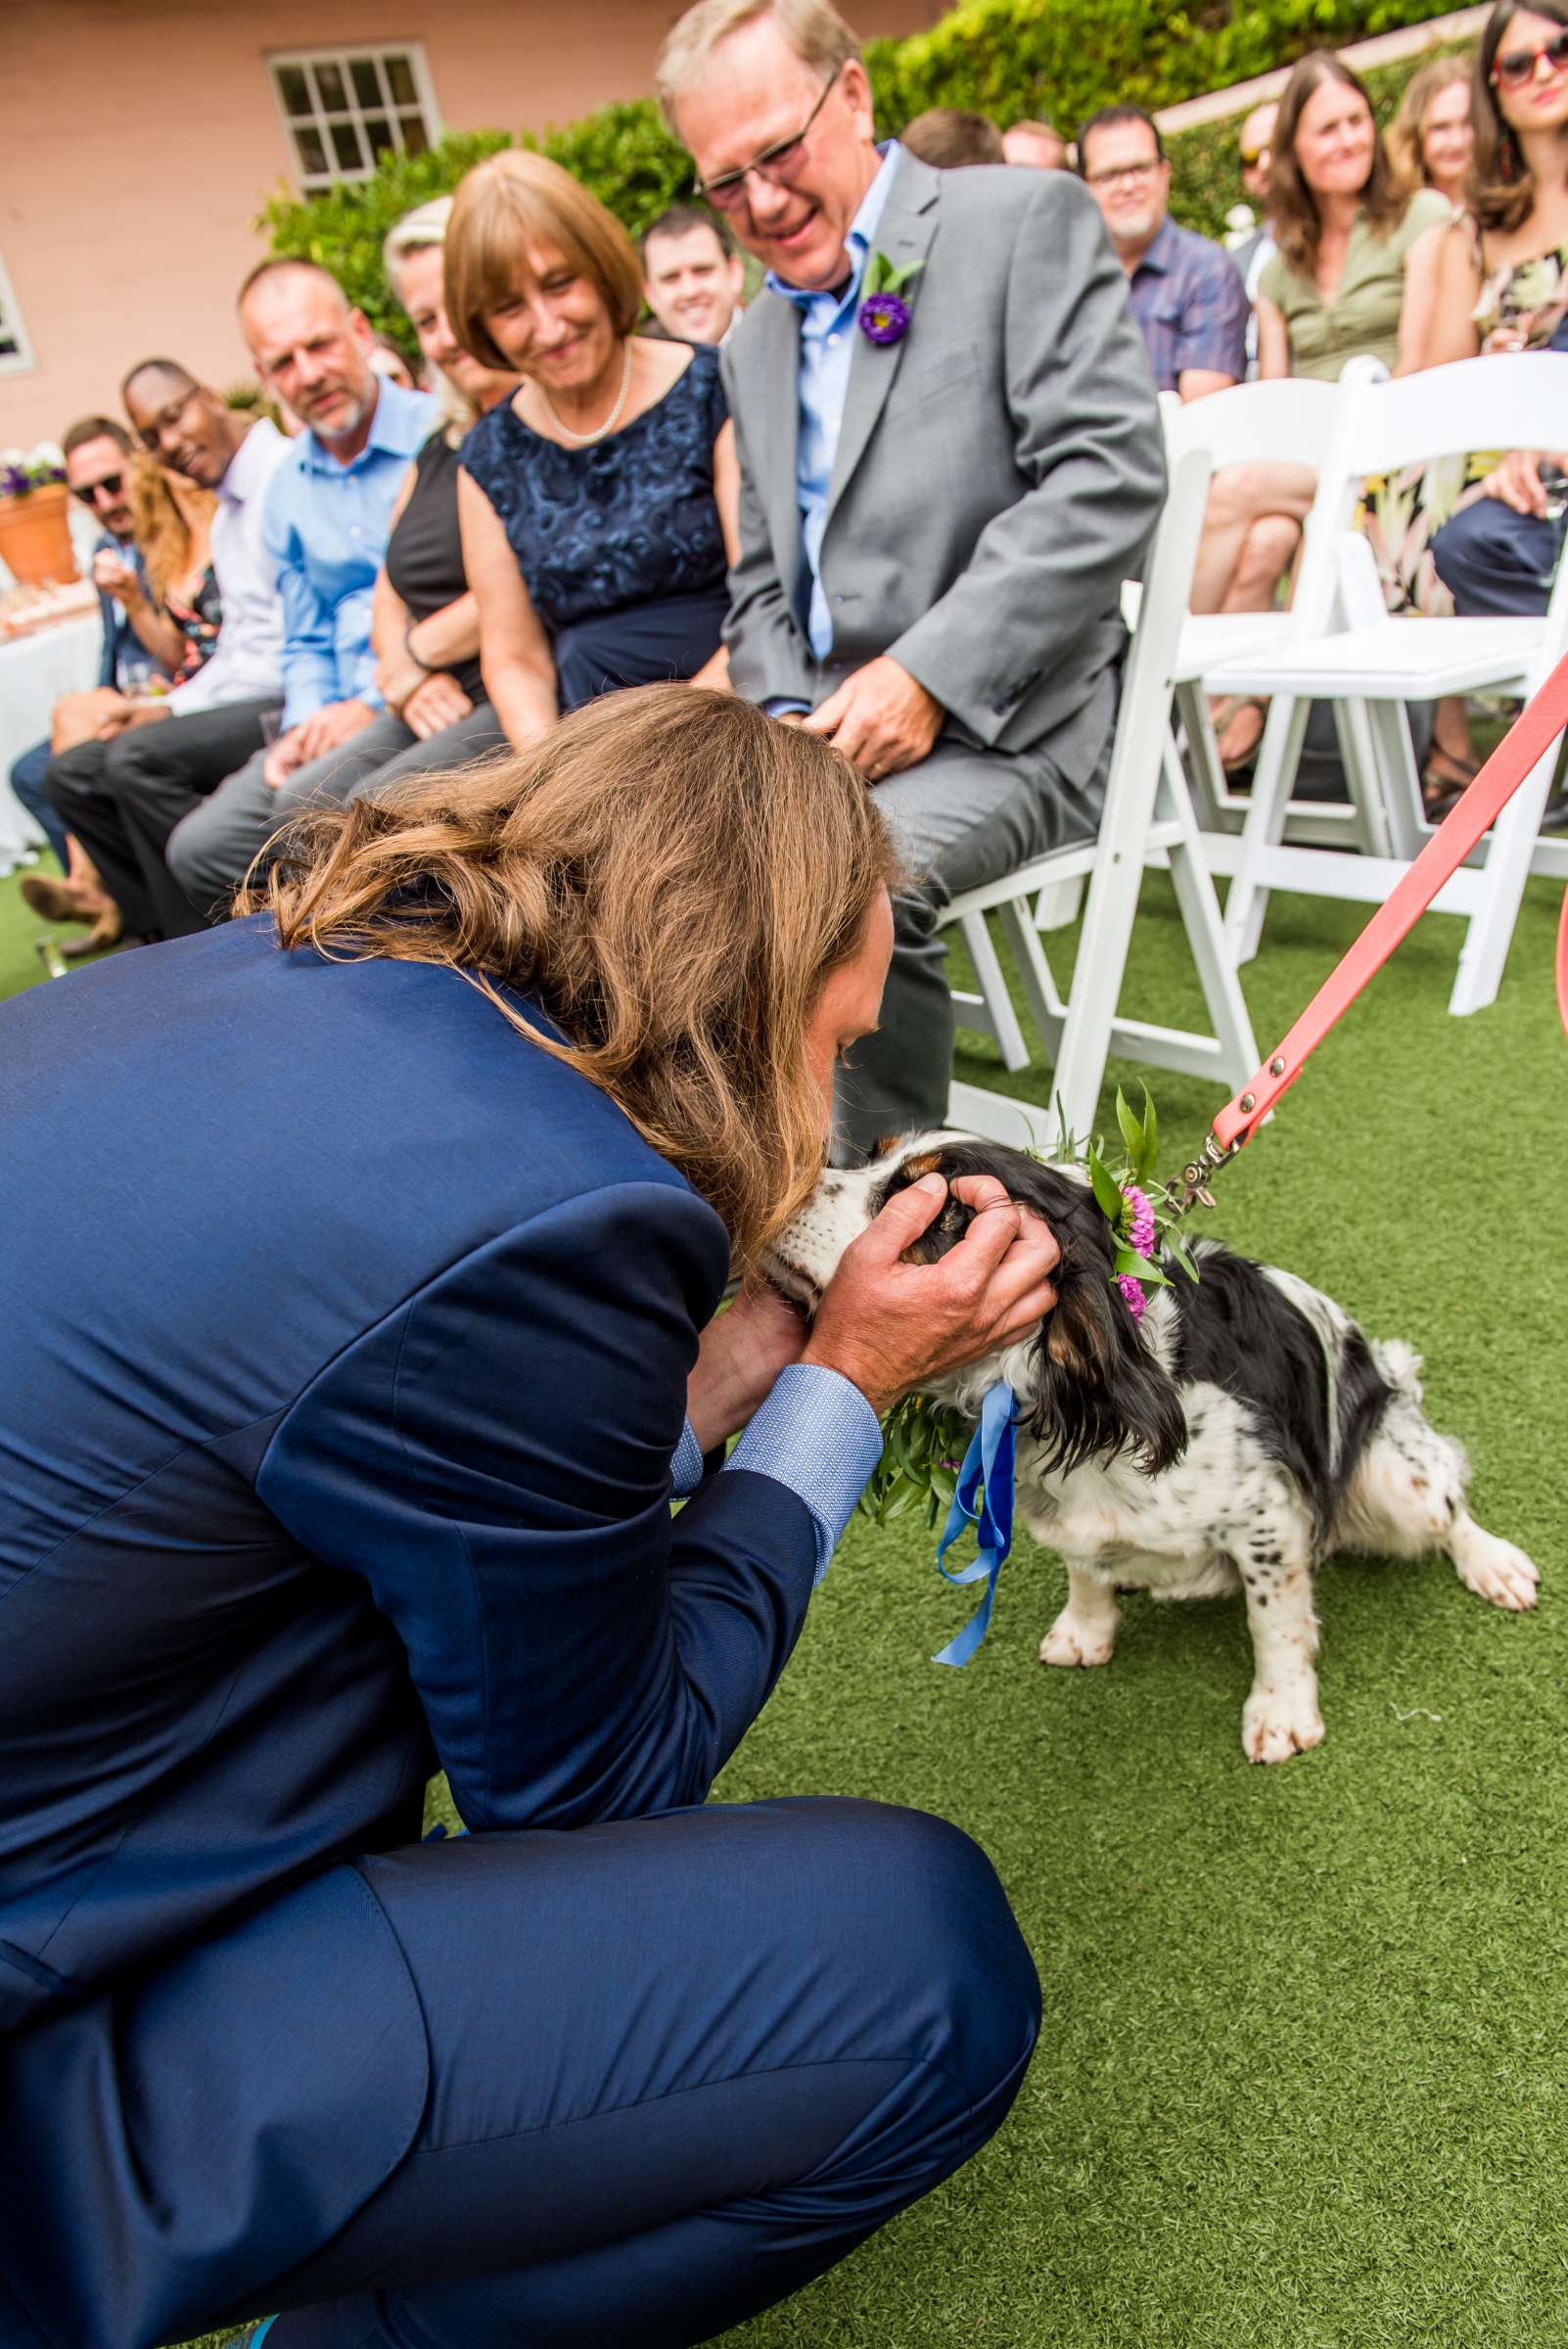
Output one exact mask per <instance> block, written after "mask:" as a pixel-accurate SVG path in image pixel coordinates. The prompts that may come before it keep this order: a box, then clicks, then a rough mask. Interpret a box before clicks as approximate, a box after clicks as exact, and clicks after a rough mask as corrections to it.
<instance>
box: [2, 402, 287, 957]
mask: <svg viewBox="0 0 1568 2349" xmlns="http://www.w3.org/2000/svg"><path fill="white" fill-rule="evenodd" d="M120 396H121V398H122V399H123V400H124V402H125V412H126V414H127V416H128V417H129V418H130V420H131V423H132V424H133V425H134V426H135V428H136V433H137V437H138V438H139V439H140V441H141V444H142V446H143V448H144V449H145V450H146V452H147V454H148V455H149V456H151V457H154V458H156V459H157V461H158V462H159V463H160V464H161V465H162V466H164V467H165V468H166V469H167V470H168V471H169V472H171V473H178V474H182V475H183V476H184V477H185V479H186V480H187V481H190V482H194V483H195V484H197V485H198V487H200V488H203V489H210V490H213V491H215V493H216V496H217V501H218V503H217V511H216V513H215V514H214V515H213V518H212V571H213V575H214V576H215V578H216V581H217V588H218V597H219V607H220V610H221V612H222V623H221V625H220V627H219V629H218V637H217V644H216V647H215V649H214V650H213V651H212V653H211V654H210V655H209V657H208V660H207V661H206V662H205V663H204V664H203V666H202V667H201V668H199V669H198V670H197V671H196V673H195V674H194V676H191V677H188V678H187V679H186V681H185V682H184V683H183V684H181V685H177V686H176V687H175V688H174V690H173V691H172V692H171V693H168V694H165V695H162V696H161V697H160V698H159V699H158V700H156V701H154V702H151V703H149V704H145V705H143V706H141V707H140V708H138V707H135V706H134V705H132V704H130V703H126V704H124V705H123V706H122V708H121V710H120V711H119V712H117V713H116V712H113V711H112V712H110V713H109V722H107V723H106V724H105V725H104V726H102V727H101V728H100V730H99V734H98V737H97V738H96V739H94V740H90V741H86V742H82V743H80V744H77V745H75V746H73V747H71V748H69V749H68V750H65V751H63V752H62V753H61V754H60V756H59V757H57V758H56V759H55V760H53V762H52V764H51V765H50V768H49V777H48V791H49V797H50V799H51V801H52V802H53V804H54V806H55V807H56V809H57V810H58V812H59V814H60V816H61V818H62V820H63V821H64V822H65V823H66V825H67V826H68V827H69V830H70V831H71V832H73V833H74V834H75V836H76V838H77V839H78V840H79V841H80V842H81V844H82V846H83V848H84V849H85V850H86V851H87V853H88V854H89V856H91V858H92V860H93V863H94V864H95V865H96V867H97V869H98V873H99V875H100V878H101V880H102V881H103V884H104V886H105V888H106V889H107V890H108V891H109V893H110V895H111V896H112V897H113V898H114V900H115V904H116V905H117V906H118V908H119V913H120V920H121V923H122V925H123V929H124V930H125V931H126V932H128V933H129V934H130V935H132V936H133V937H135V936H143V937H145V936H149V935H160V936H163V937H175V936H179V935H181V934H182V933H183V932H185V931H186V930H189V929H190V928H192V927H193V926H194V919H193V914H192V909H191V906H190V904H189V901H188V900H187V898H186V897H185V894H184V892H183V890H181V888H180V887H179V884H178V883H177V882H176V881H175V879H174V878H173V876H172V874H171V873H170V872H169V870H168V867H167V864H166V863H165V861H164V857H163V849H164V846H165V844H166V842H167V839H168V835H169V833H170V832H171V831H172V829H173V827H174V825H175V824H176V823H177V822H178V820H179V818H180V817H181V816H182V815H183V814H184V813H185V812H186V811H187V809H188V808H190V807H191V806H194V805H195V804H196V802H197V801H198V800H200V799H202V798H203V797H205V796H206V795H207V794H208V792H211V791H215V790H216V789H217V787H218V785H219V784H220V783H221V782H222V781H223V779H224V777H225V776H227V775H230V774H232V773H233V772H234V770H235V768H236V767H237V766H240V765H241V764H243V762H244V761H245V760H247V759H249V758H251V757H252V756H253V755H254V753H256V752H257V751H259V750H260V749H261V748H262V747H263V745H264V743H265V742H266V740H267V739H268V737H267V734H266V730H265V729H266V724H267V721H268V719H269V718H270V717H275V716H276V714H277V713H278V711H279V710H280V709H281V707H282V702H283V681H282V671H283V605H282V601H281V599H280V597H279V593H278V583H277V565H276V563H275V562H274V560H273V558H272V557H271V555H270V554H269V553H268V552H267V549H266V546H265V543H264V540H263V536H262V508H263V503H264V497H265V492H266V488H267V484H269V482H270V481H271V479H272V476H273V474H274V473H275V472H276V471H277V469H278V467H279V465H280V464H281V463H282V462H283V461H284V459H285V458H286V457H287V456H288V453H289V443H288V441H287V440H285V438H283V435H282V434H281V433H280V432H279V431H278V429H277V427H276V425H274V424H273V423H272V422H271V421H270V419H269V418H267V417H263V416H252V415H248V414H246V413H244V412H243V411H240V410H238V409H234V408H231V407H229V406H228V405H227V404H226V402H225V401H224V400H223V399H222V398H221V397H220V396H219V395H218V393H217V392H215V391H209V390H208V389H207V388H205V387H204V386H202V385H200V384H198V383H197V381H196V380H195V378H194V377H193V376H192V375H191V374H190V373H189V372H188V370H187V369H186V368H184V367H182V366H181V365H180V364H179V362H178V361H177V360H175V359H165V358H157V359H146V360H143V361H142V363H141V364H140V365H139V366H137V367H133V368H132V370H131V372H130V373H129V375H127V376H126V378H125V381H124V384H123V385H122V387H121V392H120ZM116 719H117V722H115V721H116ZM166 721H177V722H166ZM53 894H54V898H55V900H56V903H55V906H54V911H55V913H56V917H57V918H62V917H64V918H69V914H70V913H71V911H72V910H73V908H72V907H71V906H70V905H69V904H68V903H66V902H63V901H61V900H62V899H63V898H65V897H66V895H67V893H65V892H62V891H61V890H59V889H56V890H55V891H54V893H53Z"/></svg>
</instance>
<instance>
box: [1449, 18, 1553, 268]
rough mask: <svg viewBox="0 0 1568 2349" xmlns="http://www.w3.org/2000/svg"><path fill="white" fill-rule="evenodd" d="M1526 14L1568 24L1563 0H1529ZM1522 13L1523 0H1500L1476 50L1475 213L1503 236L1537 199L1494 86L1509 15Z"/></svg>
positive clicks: (1521, 222)
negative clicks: (1503, 116)
mask: <svg viewBox="0 0 1568 2349" xmlns="http://www.w3.org/2000/svg"><path fill="white" fill-rule="evenodd" d="M1528 13H1529V14H1530V15H1531V16H1533V17H1549V18H1550V20H1551V22H1552V23H1553V24H1564V25H1568V7H1565V6H1564V5H1563V4H1562V0H1530V6H1529V11H1528ZM1519 14H1520V6H1519V0H1498V5H1497V7H1496V8H1495V9H1494V10H1493V12H1492V14H1491V16H1490V17H1488V19H1487V22H1486V29H1485V31H1484V32H1483V33H1482V35H1481V46H1480V48H1479V49H1478V50H1477V51H1476V59H1475V80H1474V83H1473V84H1472V87H1471V91H1470V117H1471V120H1472V121H1473V122H1474V124H1475V216H1476V220H1477V222H1478V224H1479V225H1480V226H1481V227H1482V228H1484V229H1485V228H1498V229H1501V231H1502V232H1503V234H1504V236H1511V235H1512V233H1513V231H1514V230H1515V229H1516V228H1522V227H1523V226H1524V223H1525V222H1526V221H1527V220H1528V219H1529V217H1530V214H1531V212H1532V211H1533V210H1534V209H1535V203H1536V175H1535V173H1534V172H1533V171H1532V170H1531V168H1530V166H1529V164H1528V163H1527V162H1526V161H1525V160H1524V153H1523V150H1522V149H1521V147H1520V145H1519V141H1518V139H1517V137H1516V136H1515V134H1514V130H1513V126H1512V124H1511V123H1508V122H1505V121H1504V120H1503V118H1502V109H1501V108H1500V107H1499V104H1498V93H1497V91H1496V90H1495V89H1494V88H1493V86H1492V69H1493V67H1494V65H1495V64H1496V63H1497V56H1498V51H1499V49H1500V48H1501V46H1502V36H1503V34H1504V33H1505V32H1506V31H1507V29H1508V23H1509V20H1510V19H1511V18H1513V17H1516V16H1518V15H1519Z"/></svg>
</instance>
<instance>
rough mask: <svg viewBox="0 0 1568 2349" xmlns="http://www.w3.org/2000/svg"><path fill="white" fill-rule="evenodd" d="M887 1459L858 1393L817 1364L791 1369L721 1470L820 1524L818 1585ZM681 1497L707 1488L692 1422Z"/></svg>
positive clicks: (679, 1450)
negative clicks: (768, 1488)
mask: <svg viewBox="0 0 1568 2349" xmlns="http://www.w3.org/2000/svg"><path fill="white" fill-rule="evenodd" d="M881 1457H882V1427H881V1423H880V1421H879V1420H878V1418H877V1415H876V1413H875V1411H874V1410H873V1409H872V1408H871V1405H869V1404H868V1403H867V1401H866V1399H865V1397H864V1396H863V1395H862V1394H861V1392H860V1390H859V1388H858V1387H855V1386H852V1385H851V1384H850V1381H849V1380H848V1379H847V1378H841V1377H840V1376H839V1373H838V1372H837V1371H836V1370H829V1369H827V1368H825V1367H824V1366H823V1364H821V1363H820V1362H792V1363H791V1364H790V1366H789V1368H788V1369H787V1370H781V1371H780V1372H779V1374H778V1377H777V1379H776V1380H775V1382H774V1385H773V1392H772V1394H771V1395H769V1397H768V1399H767V1401H766V1402H765V1403H764V1404H763V1405H762V1407H761V1410H760V1411H759V1412H758V1413H757V1414H756V1416H755V1418H754V1419H753V1420H752V1423H751V1425H750V1426H749V1427H748V1428H747V1430H746V1433H745V1434H744V1435H743V1436H742V1438H741V1440H740V1442H739V1443H738V1444H737V1445H736V1447H735V1449H734V1451H732V1452H731V1453H730V1455H729V1458H728V1459H727V1460H726V1461H725V1462H724V1466H723V1469H722V1470H721V1471H720V1474H724V1475H727V1474H728V1472H729V1470H730V1469H731V1468H748V1469H750V1471H751V1473H752V1474H753V1475H754V1476H770V1477H772V1478H773V1480H774V1482H775V1483H776V1484H780V1485H787V1486H788V1487H789V1489H790V1491H791V1492H792V1493H794V1494H796V1495H798V1496H799V1497H800V1498H801V1499H802V1500H804V1501H805V1503H806V1505H807V1508H808V1509H809V1510H810V1512H811V1515H812V1517H813V1518H814V1520H815V1522H816V1580H817V1581H818V1582H820V1581H821V1580H822V1577H823V1576H824V1575H825V1574H826V1572H827V1570H828V1560H829V1559H830V1558H831V1557H832V1555H833V1552H834V1550H835V1549H836V1547H837V1546H838V1542H839V1537H840V1535H841V1534H842V1533H843V1531H844V1529H845V1527H846V1526H847V1525H848V1524H849V1522H850V1515H851V1512H852V1511H853V1507H854V1504H855V1502H856V1501H857V1500H858V1499H859V1497H860V1496H861V1494H862V1493H863V1492H864V1491H865V1487H866V1481H867V1479H868V1478H869V1476H870V1474H871V1471H872V1469H873V1468H874V1467H875V1466H876V1464H877V1462H878V1460H879V1459H880V1458H881ZM670 1465H671V1469H672V1473H673V1477H674V1486H675V1494H676V1497H677V1498H679V1499H682V1500H683V1499H684V1498H685V1497H686V1495H687V1494H688V1493H695V1492H696V1490H697V1487H698V1486H699V1485H700V1484H701V1482H702V1474H703V1455H702V1447H701V1446H700V1445H699V1443H698V1441H697V1436H696V1431H695V1430H694V1429H693V1427H692V1423H691V1421H690V1420H689V1419H688V1420H687V1421H686V1424H685V1426H684V1427H683V1428H682V1429H681V1433H680V1442H679V1444H678V1445H677V1446H676V1447H675V1456H674V1459H673V1461H672V1462H671V1464H670Z"/></svg>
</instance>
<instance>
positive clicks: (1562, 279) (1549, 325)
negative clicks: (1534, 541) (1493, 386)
mask: <svg viewBox="0 0 1568 2349" xmlns="http://www.w3.org/2000/svg"><path fill="white" fill-rule="evenodd" d="M1452 227H1453V231H1454V233H1456V234H1462V233H1468V235H1469V236H1470V238H1471V240H1472V242H1473V244H1474V246H1475V249H1476V260H1477V264H1478V265H1480V264H1481V241H1480V237H1479V235H1478V233H1477V230H1476V226H1475V222H1474V221H1473V220H1472V219H1471V218H1470V216H1469V214H1468V213H1466V212H1462V211H1456V212H1455V213H1454V214H1453V222H1452ZM1470 315H1471V317H1472V318H1473V320H1474V321H1475V330H1476V334H1477V336H1478V337H1479V339H1480V344H1481V355H1482V357H1483V358H1486V357H1490V356H1492V355H1494V354H1495V353H1497V352H1499V351H1502V352H1506V351H1516V350H1545V349H1546V348H1547V346H1548V345H1550V343H1551V340H1552V337H1553V336H1554V335H1555V334H1556V332H1557V330H1558V328H1559V327H1560V326H1561V324H1562V322H1563V319H1564V317H1565V315H1568V245H1565V246H1563V247H1561V248H1559V250H1558V251H1557V252H1555V253H1536V254H1534V255H1533V256H1532V257H1531V258H1530V259H1529V260H1524V261H1504V262H1503V263H1502V264H1501V266H1500V267H1499V268H1497V269H1494V270H1492V271H1491V272H1490V274H1488V275H1486V276H1485V277H1484V278H1483V282H1482V286H1481V291H1480V293H1479V294H1478V295H1477V297H1476V301H1475V307H1474V309H1473V310H1472V311H1471V313H1470ZM1501 453H1502V452H1501V451H1500V450H1499V449H1477V450H1476V451H1474V452H1473V453H1472V454H1471V455H1468V456H1466V455H1463V454H1455V455H1453V456H1450V457H1434V458H1433V459H1432V460H1431V461H1430V463H1428V464H1426V465H1411V466H1408V467H1407V469H1406V470H1405V472H1404V473H1401V474H1396V475H1392V476H1390V478H1389V479H1388V480H1387V481H1385V482H1382V483H1380V484H1377V485H1376V489H1375V494H1374V493H1373V489H1372V485H1371V484H1368V513H1367V524H1366V528H1367V534H1368V536H1369V537H1370V538H1371V540H1372V544H1373V548H1374V550H1375V551H1376V554H1377V558H1378V569H1379V571H1380V572H1381V573H1382V576H1383V582H1384V587H1385V590H1386V591H1387V593H1388V601H1389V610H1390V611H1391V612H1395V613H1398V612H1402V611H1414V612H1421V613H1426V614H1429V615H1431V614H1436V615H1438V616H1439V617H1442V618H1446V617H1447V616H1448V615H1449V614H1450V613H1452V612H1453V597H1452V596H1451V595H1450V594H1449V591H1448V589H1447V588H1446V587H1445V586H1444V584H1443V582H1442V580H1441V579H1440V578H1439V577H1438V576H1437V572H1436V570H1435V568H1434V566H1433V562H1432V557H1431V553H1430V551H1429V549H1430V543H1431V541H1432V539H1433V538H1435V537H1436V535H1437V533H1438V531H1439V530H1441V529H1442V528H1443V525H1444V524H1445V523H1446V522H1447V521H1449V520H1450V518H1451V517H1452V516H1453V514H1454V513H1455V512H1456V511H1457V510H1458V508H1459V507H1460V506H1461V505H1469V504H1471V503H1473V502H1474V499H1475V497H1476V496H1477V495H1478V493H1479V485H1480V484H1481V483H1482V482H1483V481H1484V480H1485V478H1486V476H1487V475H1488V474H1489V473H1491V472H1492V470H1493V468H1494V467H1495V466H1496V465H1497V464H1498V463H1499V459H1500V457H1501Z"/></svg>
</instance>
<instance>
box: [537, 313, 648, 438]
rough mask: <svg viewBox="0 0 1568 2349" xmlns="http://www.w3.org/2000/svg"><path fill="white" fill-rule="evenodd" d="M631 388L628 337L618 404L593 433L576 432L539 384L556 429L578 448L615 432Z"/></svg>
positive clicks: (540, 395)
mask: <svg viewBox="0 0 1568 2349" xmlns="http://www.w3.org/2000/svg"><path fill="white" fill-rule="evenodd" d="M630 390H631V343H630V340H629V338H628V340H627V343H626V357H625V364H624V365H623V368H622V370H621V392H620V396H619V397H618V399H617V400H616V404H615V406H614V407H613V408H612V409H611V411H610V413H609V415H608V416H607V417H606V418H605V420H604V422H603V424H599V425H595V427H594V429H593V431H592V432H591V433H575V432H574V431H573V430H572V427H571V426H570V425H569V424H563V423H562V421H561V419H560V417H559V416H558V415H557V414H556V412H555V408H554V406H553V404H552V402H551V399H550V394H549V393H548V391H546V390H545V389H544V386H543V385H542V384H540V385H539V397H540V398H541V399H542V400H543V402H544V404H545V407H546V408H547V409H548V411H549V416H550V422H551V423H552V424H553V425H554V426H555V429H556V431H557V432H558V433H560V434H562V435H563V436H564V437H565V438H567V439H568V440H570V441H572V442H573V444H574V446H576V447H577V448H586V447H587V446H588V443H589V442H590V441H592V440H602V439H603V438H605V435H606V434H607V433H613V432H614V431H615V429H616V426H617V425H618V424H619V423H620V422H621V411H622V409H623V407H624V406H625V404H626V393H627V392H628V391H630Z"/></svg>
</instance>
